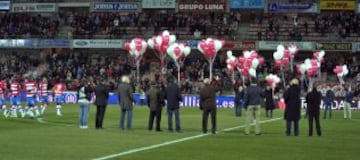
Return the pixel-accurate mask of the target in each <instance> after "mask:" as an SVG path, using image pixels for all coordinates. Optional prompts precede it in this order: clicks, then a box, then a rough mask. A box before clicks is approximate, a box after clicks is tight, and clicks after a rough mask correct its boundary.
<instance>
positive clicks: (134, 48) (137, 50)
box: [124, 38, 147, 58]
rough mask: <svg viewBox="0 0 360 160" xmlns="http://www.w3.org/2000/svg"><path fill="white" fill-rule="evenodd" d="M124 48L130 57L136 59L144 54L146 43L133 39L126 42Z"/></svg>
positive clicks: (142, 40)
mask: <svg viewBox="0 0 360 160" xmlns="http://www.w3.org/2000/svg"><path fill="white" fill-rule="evenodd" d="M124 48H125V50H126V51H128V52H129V53H130V55H131V56H134V57H135V58H138V57H140V56H142V55H143V54H144V53H145V51H146V48H147V43H146V41H145V40H144V39H142V38H134V39H133V40H131V42H126V43H125V46H124Z"/></svg>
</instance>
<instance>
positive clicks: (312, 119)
mask: <svg viewBox="0 0 360 160" xmlns="http://www.w3.org/2000/svg"><path fill="white" fill-rule="evenodd" d="M319 117H320V114H312V113H309V117H308V119H309V136H312V134H313V121H314V119H315V127H316V133H317V135H318V136H321V128H320V119H319Z"/></svg>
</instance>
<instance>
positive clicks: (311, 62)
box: [300, 58, 320, 78]
mask: <svg viewBox="0 0 360 160" xmlns="http://www.w3.org/2000/svg"><path fill="white" fill-rule="evenodd" d="M301 65H303V66H302V67H303V68H302V67H301ZM301 65H300V69H304V70H301V73H303V74H305V73H306V76H308V77H309V78H310V77H314V76H315V75H316V74H317V73H318V72H319V69H320V62H318V61H317V60H316V59H309V58H307V59H305V61H304V63H303V64H301Z"/></svg>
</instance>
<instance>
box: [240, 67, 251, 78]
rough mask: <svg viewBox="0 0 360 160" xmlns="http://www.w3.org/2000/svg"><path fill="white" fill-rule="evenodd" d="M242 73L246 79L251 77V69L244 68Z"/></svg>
mask: <svg viewBox="0 0 360 160" xmlns="http://www.w3.org/2000/svg"><path fill="white" fill-rule="evenodd" d="M241 71H242V72H241V73H242V75H243V76H244V77H248V76H249V69H248V68H243V69H242V70H241Z"/></svg>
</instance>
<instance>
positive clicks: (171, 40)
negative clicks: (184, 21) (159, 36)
mask: <svg viewBox="0 0 360 160" xmlns="http://www.w3.org/2000/svg"><path fill="white" fill-rule="evenodd" d="M169 39H170V40H169V44H173V43H175V41H176V36H175V35H170V36H169Z"/></svg>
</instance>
